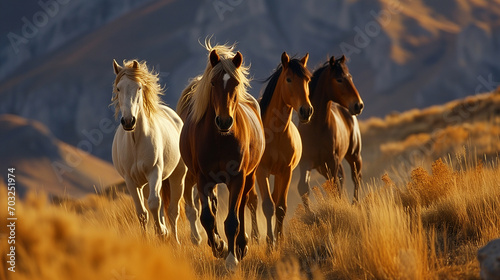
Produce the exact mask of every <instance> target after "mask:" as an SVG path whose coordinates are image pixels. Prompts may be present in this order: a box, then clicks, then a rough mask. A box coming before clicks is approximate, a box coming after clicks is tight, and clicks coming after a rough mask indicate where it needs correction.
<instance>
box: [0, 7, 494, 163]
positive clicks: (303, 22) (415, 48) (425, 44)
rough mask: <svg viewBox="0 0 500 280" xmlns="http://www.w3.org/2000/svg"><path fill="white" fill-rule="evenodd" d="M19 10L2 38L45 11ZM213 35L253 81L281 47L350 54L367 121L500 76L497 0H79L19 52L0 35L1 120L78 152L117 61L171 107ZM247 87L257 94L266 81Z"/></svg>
mask: <svg viewBox="0 0 500 280" xmlns="http://www.w3.org/2000/svg"><path fill="white" fill-rule="evenodd" d="M12 5H16V7H17V5H21V6H22V5H25V6H26V9H21V8H19V9H14V8H13V10H12V11H13V12H12V13H7V12H5V11H3V13H4V17H3V18H2V20H5V21H6V22H8V24H7V25H6V26H7V27H3V28H2V29H1V30H2V31H3V32H6V33H7V34H8V32H14V33H16V34H22V28H23V21H21V20H20V18H22V17H23V16H25V17H26V18H27V19H28V20H29V21H33V16H34V15H35V14H36V12H37V11H43V9H42V8H41V7H40V6H38V5H39V4H37V3H36V2H33V1H16V3H15V4H12ZM28 7H29V8H28ZM7 34H5V35H7ZM212 34H214V35H215V37H214V40H213V41H214V42H215V41H216V42H219V43H225V42H229V43H233V42H238V50H240V51H241V52H242V54H243V56H244V59H245V62H246V63H251V65H252V67H251V74H252V76H254V77H255V78H256V79H263V78H265V77H267V76H268V75H269V73H271V72H272V69H273V68H274V67H275V66H276V64H277V63H278V62H279V57H280V54H281V53H282V52H283V51H284V50H285V51H287V52H288V53H291V54H298V55H303V54H305V53H306V52H309V53H310V60H309V61H310V63H309V65H311V68H315V67H314V66H315V65H316V66H318V65H320V64H322V63H323V62H324V61H326V60H327V57H328V55H336V56H338V55H340V54H341V53H344V54H346V56H347V57H348V58H349V68H350V70H351V73H352V75H353V77H354V81H355V83H356V86H357V88H358V90H359V92H360V94H361V96H362V97H363V100H364V103H365V110H364V112H363V114H362V115H361V116H360V118H367V117H370V116H384V115H386V114H389V113H391V112H393V111H400V112H402V111H406V110H409V109H411V108H415V107H417V108H424V107H427V106H430V105H433V104H441V103H444V102H447V101H450V100H454V99H457V98H463V97H465V96H467V95H471V94H476V93H480V92H487V91H491V90H494V89H495V88H496V86H497V85H498V82H497V81H500V78H499V77H500V61H499V60H498V59H497V58H498V55H497V54H498V53H499V52H500V44H499V38H500V0H492V1H484V0H471V1H461V0H447V1H428V0H413V1H392V0H377V1H371V0H355V1H352V0H342V1H329V2H325V1H321V0H312V1H292V2H290V1H287V0H280V1H264V0H255V1H224V0H221V1H202V2H200V1H194V0H184V1H180V0H148V1H139V0H129V1H116V0H103V1H95V0H93V1H84V0H74V1H71V2H70V3H69V4H68V5H61V6H60V7H59V13H58V14H57V15H56V16H54V17H51V18H50V19H49V20H48V23H47V24H46V25H45V26H43V27H40V28H39V32H38V33H36V36H34V37H33V38H31V39H30V40H29V42H28V43H26V44H23V46H22V50H21V51H20V53H18V54H15V53H13V51H12V46H11V44H10V43H9V40H7V39H6V38H7V36H2V37H1V39H0V61H2V65H1V66H0V97H1V99H2V102H1V103H0V113H9V114H16V115H20V116H23V117H25V118H29V119H36V120H39V121H40V122H42V123H43V124H45V125H46V126H48V127H49V129H50V130H51V131H52V132H53V133H54V135H55V136H56V137H57V138H59V139H61V140H63V141H65V142H67V143H69V144H71V145H74V146H76V145H77V144H78V143H79V142H80V141H82V140H86V139H87V136H86V135H88V134H89V132H90V131H94V130H95V129H98V130H99V126H100V123H102V122H109V121H110V120H113V116H112V114H113V112H112V110H111V109H110V108H108V105H109V103H110V98H111V84H112V82H113V79H114V75H113V71H112V67H111V62H112V59H113V58H116V59H117V60H118V61H121V60H122V59H125V58H126V59H131V58H138V59H141V60H147V61H148V62H149V66H150V67H154V68H155V69H156V70H157V71H159V72H160V78H161V83H162V84H163V85H165V86H166V88H167V91H166V95H165V96H164V97H163V98H164V100H165V101H166V103H168V104H169V105H171V106H175V104H176V103H177V99H178V97H179V95H180V92H181V91H182V89H183V88H184V87H185V86H186V85H187V84H188V80H189V78H191V77H194V76H196V75H198V74H200V73H201V72H202V71H203V69H204V67H205V65H206V60H207V54H206V51H205V50H204V49H203V48H202V47H201V46H200V45H199V44H198V40H203V39H204V38H205V37H206V36H209V35H212ZM49 46H50V47H49ZM252 86H253V88H252V89H250V90H251V93H252V94H253V95H254V96H256V97H257V96H258V95H259V94H260V93H259V91H260V89H261V87H262V84H260V83H258V82H253V83H252ZM116 124H117V125H118V123H116ZM112 139H113V134H112V133H103V137H102V141H100V143H99V144H98V145H94V146H93V147H92V150H91V151H90V152H91V153H92V154H93V155H96V156H98V157H100V158H103V159H105V160H108V161H110V160H111V158H110V152H109V151H110V149H111V142H112Z"/></svg>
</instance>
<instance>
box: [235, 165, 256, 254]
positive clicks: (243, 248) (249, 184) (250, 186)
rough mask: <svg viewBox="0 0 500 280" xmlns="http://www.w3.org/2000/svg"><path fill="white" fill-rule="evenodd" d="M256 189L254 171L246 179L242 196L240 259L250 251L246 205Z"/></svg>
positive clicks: (237, 251)
mask: <svg viewBox="0 0 500 280" xmlns="http://www.w3.org/2000/svg"><path fill="white" fill-rule="evenodd" d="M254 190H255V172H252V173H251V174H250V175H248V176H247V177H246V179H245V189H244V190H243V195H242V197H241V202H240V209H239V220H240V230H239V234H238V236H237V238H236V255H237V257H238V259H239V260H242V259H243V258H244V257H245V255H246V254H247V252H248V236H247V234H246V231H245V205H246V204H247V202H248V199H249V197H250V193H251V192H252V191H254Z"/></svg>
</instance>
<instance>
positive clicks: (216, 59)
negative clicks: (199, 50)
mask: <svg viewBox="0 0 500 280" xmlns="http://www.w3.org/2000/svg"><path fill="white" fill-rule="evenodd" d="M219 62H220V57H219V55H218V54H217V52H216V51H215V50H213V51H211V52H210V64H212V67H214V66H215V65H217V63H219Z"/></svg>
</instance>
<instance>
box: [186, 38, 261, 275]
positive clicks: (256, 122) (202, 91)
mask: <svg viewBox="0 0 500 280" xmlns="http://www.w3.org/2000/svg"><path fill="white" fill-rule="evenodd" d="M205 47H206V49H207V50H208V51H209V52H210V55H209V59H208V63H207V67H206V69H205V72H204V74H203V75H202V76H201V77H197V78H195V79H194V81H193V82H192V83H191V85H190V86H189V89H186V90H184V91H183V95H182V96H181V99H180V101H179V102H180V104H178V106H177V108H178V111H179V112H184V111H186V110H188V114H187V118H186V121H185V123H184V126H183V128H182V132H181V140H180V149H181V155H182V158H183V159H184V161H185V163H186V165H187V167H188V172H189V173H190V176H193V177H194V178H195V180H196V181H195V182H196V184H197V188H198V195H199V197H200V200H201V207H202V209H201V223H202V225H203V227H204V228H205V231H206V233H207V236H208V244H209V245H210V247H212V252H213V254H214V256H215V257H220V258H224V257H226V256H227V257H226V267H227V268H228V269H230V270H233V269H235V268H236V266H237V265H238V262H239V261H240V260H241V259H242V258H243V257H244V256H245V255H246V253H247V250H248V245H247V244H248V237H247V236H246V234H245V221H244V217H245V215H244V214H245V212H244V209H245V206H246V204H247V200H248V194H249V192H250V191H251V190H252V188H254V187H255V186H254V185H255V172H256V170H257V165H258V163H259V162H260V159H261V157H262V154H263V153H264V145H265V139H264V129H263V126H262V121H261V119H260V116H259V114H260V111H259V108H258V103H257V101H256V100H255V99H254V98H253V97H252V96H251V95H250V94H249V93H247V91H246V87H247V86H248V85H249V80H248V78H247V75H248V67H246V66H244V65H242V61H243V57H242V55H241V53H240V52H237V53H236V54H235V53H233V52H232V47H228V46H226V45H222V46H221V45H218V46H215V47H211V46H210V42H209V41H207V42H206V43H205ZM182 114H183V113H181V115H182ZM219 183H224V184H226V186H227V188H228V190H229V203H228V206H229V209H228V210H229V212H228V215H227V218H226V220H225V222H224V229H225V233H226V237H227V240H228V243H229V244H228V245H226V243H225V242H224V240H222V239H221V237H220V236H219V233H218V231H217V225H216V220H215V218H216V211H217V194H216V188H215V187H216V185H217V184H219ZM190 187H192V186H187V188H188V191H189V188H190Z"/></svg>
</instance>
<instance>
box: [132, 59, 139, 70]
mask: <svg viewBox="0 0 500 280" xmlns="http://www.w3.org/2000/svg"><path fill="white" fill-rule="evenodd" d="M132 67H133V68H134V69H139V62H138V61H137V60H135V59H134V61H133V62H132Z"/></svg>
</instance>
